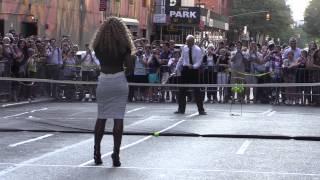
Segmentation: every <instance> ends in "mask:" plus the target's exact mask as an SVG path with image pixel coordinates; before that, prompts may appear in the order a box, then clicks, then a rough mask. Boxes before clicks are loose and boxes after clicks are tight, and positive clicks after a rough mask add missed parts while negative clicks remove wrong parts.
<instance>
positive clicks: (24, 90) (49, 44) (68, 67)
mask: <svg viewBox="0 0 320 180" xmlns="http://www.w3.org/2000/svg"><path fill="white" fill-rule="evenodd" d="M0 62H1V63H0V67H1V68H0V75H1V76H5V77H15V78H39V79H53V80H84V81H94V80H96V78H97V76H98V72H99V61H98V60H97V59H96V58H95V56H94V53H93V52H92V51H91V50H90V49H89V46H88V45H86V50H85V51H82V53H81V51H79V46H78V45H77V44H76V43H73V42H72V41H71V40H70V38H69V37H68V36H63V37H62V38H61V39H59V43H58V41H57V40H56V39H54V38H51V39H49V38H42V37H37V36H30V37H23V36H21V35H17V34H16V33H15V31H13V30H12V31H10V32H9V33H7V34H5V35H4V36H3V37H1V38H0ZM2 83H4V82H2ZM7 86H8V87H7V89H5V90H6V91H7V92H8V94H9V97H8V98H9V100H11V101H23V100H32V99H34V98H35V97H37V96H52V97H54V98H66V97H65V95H64V94H60V93H61V92H64V91H59V90H58V89H59V87H58V86H57V85H56V84H50V83H23V82H21V81H20V82H10V84H9V85H7ZM67 89H68V87H67ZM2 91H3V88H2ZM84 91H88V94H89V97H88V100H89V101H91V100H92V99H94V98H95V97H94V92H95V91H94V87H92V86H90V87H88V88H85V89H84ZM80 93H81V94H83V97H84V95H85V94H86V93H87V92H80Z"/></svg>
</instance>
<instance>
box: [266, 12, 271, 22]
mask: <svg viewBox="0 0 320 180" xmlns="http://www.w3.org/2000/svg"><path fill="white" fill-rule="evenodd" d="M266 20H267V21H270V13H267V15H266Z"/></svg>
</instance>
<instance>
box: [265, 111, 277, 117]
mask: <svg viewBox="0 0 320 180" xmlns="http://www.w3.org/2000/svg"><path fill="white" fill-rule="evenodd" d="M275 113H276V111H271V112H269V113H268V114H267V116H269V117H270V116H272V115H274V114H275Z"/></svg>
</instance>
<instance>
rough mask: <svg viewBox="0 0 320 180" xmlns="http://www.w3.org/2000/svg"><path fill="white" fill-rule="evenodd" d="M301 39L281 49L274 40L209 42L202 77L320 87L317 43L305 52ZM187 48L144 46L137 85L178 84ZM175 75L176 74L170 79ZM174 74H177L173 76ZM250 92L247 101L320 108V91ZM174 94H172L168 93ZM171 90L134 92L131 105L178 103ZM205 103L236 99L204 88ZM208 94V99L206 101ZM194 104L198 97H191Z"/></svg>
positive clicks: (168, 44) (224, 90)
mask: <svg viewBox="0 0 320 180" xmlns="http://www.w3.org/2000/svg"><path fill="white" fill-rule="evenodd" d="M296 44H297V40H296V39H295V38H291V39H290V40H289V45H283V46H280V45H276V44H275V43H274V42H273V41H272V40H269V41H266V43H264V44H262V45H260V44H258V43H256V42H250V43H248V47H244V46H243V44H242V42H235V43H230V44H228V45H227V44H225V43H224V42H219V43H217V44H213V43H211V44H209V45H208V47H206V48H204V47H202V49H203V62H202V67H201V71H200V74H199V82H201V83H202V84H229V83H231V84H242V83H243V84H262V83H318V82H320V50H319V49H318V47H317V44H316V43H315V42H311V43H310V44H309V48H307V49H300V48H298V47H297V46H296ZM180 51H181V48H179V47H177V46H176V45H175V43H174V41H169V42H163V43H162V44H161V45H159V46H154V47H152V46H150V45H149V44H146V45H144V46H142V47H141V48H140V49H139V50H138V53H137V55H136V57H135V71H134V72H133V73H132V78H130V79H131V81H132V82H136V83H166V82H169V83H178V84H179V70H180V69H179V67H176V66H177V62H178V61H179V59H180V54H181V52H180ZM170 74H171V75H170ZM172 75H174V76H172ZM276 86H277V85H275V84H274V85H273V86H271V87H263V88H255V87H252V88H245V91H244V97H243V99H244V101H243V102H244V103H264V104H268V103H272V104H281V103H284V104H288V105H295V104H296V105H298V104H308V105H319V104H320V98H319V97H320V96H319V95H320V87H318V86H316V87H310V86H305V87H284V88H280V87H276ZM168 91H169V92H168ZM170 91H171V90H170V89H168V88H154V87H151V88H149V89H147V88H143V87H141V88H131V93H130V95H129V101H151V102H152V101H155V100H156V101H160V102H164V101H168V100H170V101H172V102H176V93H175V91H171V92H170ZM204 91H205V92H204V93H203V99H204V100H206V102H211V103H225V102H230V101H231V100H232V99H233V98H234V97H235V96H236V95H235V94H234V93H233V92H232V90H231V88H223V87H219V86H218V85H217V87H215V88H204ZM205 96H206V97H205ZM188 99H189V101H192V95H190V97H189V98H188Z"/></svg>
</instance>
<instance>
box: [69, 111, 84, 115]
mask: <svg viewBox="0 0 320 180" xmlns="http://www.w3.org/2000/svg"><path fill="white" fill-rule="evenodd" d="M82 113H87V111H80V112H76V113H73V114H70V115H69V116H75V115H79V114H82Z"/></svg>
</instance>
